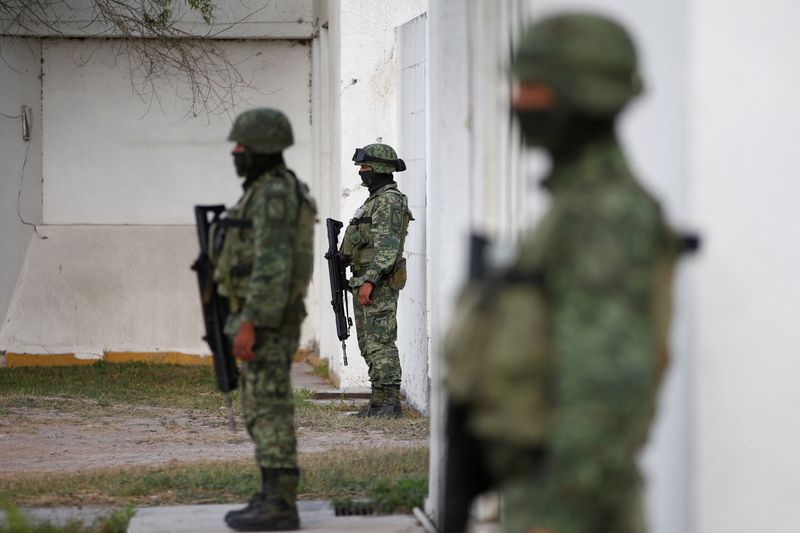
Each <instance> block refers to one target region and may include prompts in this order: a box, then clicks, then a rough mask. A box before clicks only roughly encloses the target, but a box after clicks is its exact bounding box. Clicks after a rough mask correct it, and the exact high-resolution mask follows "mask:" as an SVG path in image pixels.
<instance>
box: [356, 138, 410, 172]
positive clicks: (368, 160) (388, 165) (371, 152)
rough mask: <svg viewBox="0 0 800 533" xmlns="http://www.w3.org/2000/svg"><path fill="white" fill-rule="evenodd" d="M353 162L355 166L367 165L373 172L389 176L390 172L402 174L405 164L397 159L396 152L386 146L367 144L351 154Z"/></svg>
mask: <svg viewBox="0 0 800 533" xmlns="http://www.w3.org/2000/svg"><path fill="white" fill-rule="evenodd" d="M353 161H355V165H356V166H360V165H369V166H371V167H372V170H373V172H378V173H382V174H391V173H392V172H395V171H397V172H402V171H404V170H405V169H406V163H405V161H403V160H402V159H399V158H398V157H397V152H395V151H394V148H392V147H391V146H389V145H388V144H377V143H376V144H368V145H366V146H365V147H364V148H356V153H355V154H353Z"/></svg>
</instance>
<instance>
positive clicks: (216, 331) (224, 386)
mask: <svg viewBox="0 0 800 533" xmlns="http://www.w3.org/2000/svg"><path fill="white" fill-rule="evenodd" d="M224 211H225V206H224V205H196V206H195V207H194V217H195V221H196V224H197V238H198V240H199V241H200V254H199V255H198V256H197V259H196V260H195V262H194V263H193V264H192V270H194V271H195V272H197V283H198V286H199V288H200V302H201V303H202V305H203V322H204V324H205V330H206V334H205V336H204V337H203V340H205V341H206V342H207V343H208V347H209V348H211V353H212V354H213V357H214V374H215V376H216V378H217V388H218V389H219V390H220V392H221V393H222V394H223V396H225V406H226V408H227V410H228V423H229V425H230V428H231V430H232V431H233V430H235V429H236V425H235V422H234V419H233V404H232V403H231V396H230V392H231V391H232V390H234V389H236V387H237V385H238V384H239V370H238V369H237V367H236V360H235V359H234V357H233V354H232V353H231V345H230V343H229V341H228V338H227V336H226V335H225V332H224V328H225V319H226V318H227V317H228V301H227V300H226V299H225V298H223V297H222V296H220V295H219V294H218V293H217V283H216V282H215V281H214V265H213V264H212V263H211V250H212V249H218V248H219V247H220V246H221V245H222V237H223V235H222V233H221V232H218V234H217V235H215V238H214V241H215V242H209V236H210V230H211V225H212V224H215V223H218V222H219V221H220V220H221V215H222V213H223V212H224ZM209 215H211V219H209Z"/></svg>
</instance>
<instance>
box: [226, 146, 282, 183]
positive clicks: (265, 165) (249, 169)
mask: <svg viewBox="0 0 800 533" xmlns="http://www.w3.org/2000/svg"><path fill="white" fill-rule="evenodd" d="M233 164H234V166H235V167H236V174H237V175H239V176H242V177H243V178H245V181H244V186H245V187H247V186H249V185H250V183H252V182H253V181H255V180H257V179H258V178H259V177H261V176H262V175H263V174H264V173H265V172H267V171H268V170H271V169H273V168H275V167H277V166H283V165H284V164H285V163H284V161H283V154H282V153H277V154H254V153H252V152H250V151H247V150H245V151H243V152H234V153H233Z"/></svg>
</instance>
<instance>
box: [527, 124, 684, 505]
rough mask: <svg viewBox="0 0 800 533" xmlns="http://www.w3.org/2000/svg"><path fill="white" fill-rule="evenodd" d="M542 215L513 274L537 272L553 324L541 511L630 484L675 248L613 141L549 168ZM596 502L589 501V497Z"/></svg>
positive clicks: (653, 389) (662, 353) (653, 384)
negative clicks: (547, 470) (624, 479)
mask: <svg viewBox="0 0 800 533" xmlns="http://www.w3.org/2000/svg"><path fill="white" fill-rule="evenodd" d="M543 184H544V186H545V187H547V188H548V189H549V190H550V191H551V193H552V196H553V200H552V205H551V207H550V210H549V211H548V213H547V214H546V216H545V217H544V218H543V220H542V221H541V223H540V224H539V226H538V227H537V228H536V231H535V232H534V233H533V234H532V235H531V236H529V237H528V238H527V239H525V241H524V243H523V244H522V247H521V252H520V255H519V258H518V261H517V263H516V264H515V265H514V267H513V268H512V271H515V272H517V273H520V274H525V273H527V274H532V273H537V274H538V275H539V276H540V279H541V280H542V281H541V283H542V284H541V293H542V296H543V302H544V306H545V312H546V315H547V319H548V323H549V340H548V344H549V350H548V351H549V352H550V357H551V361H552V369H553V370H552V374H551V376H550V379H549V381H550V387H551V388H552V401H553V405H552V415H551V416H550V417H549V418H548V421H549V425H550V428H549V430H548V432H547V434H548V435H547V438H546V441H545V447H546V450H547V455H548V460H549V463H550V466H551V469H552V470H551V471H552V472H558V475H553V476H551V477H548V478H547V479H546V480H545V481H544V483H543V484H544V486H543V490H542V492H541V493H540V494H537V500H540V502H539V503H540V504H541V506H542V507H543V508H547V507H548V506H551V507H553V508H560V507H563V506H561V503H562V502H563V499H564V498H567V499H568V498H569V497H570V493H571V492H570V491H571V490H573V489H575V488H577V487H578V486H580V487H581V489H580V490H581V492H582V493H584V494H585V493H586V492H585V491H586V490H588V491H589V492H593V493H597V494H600V493H602V490H603V483H606V482H607V481H608V479H606V478H608V477H609V476H612V477H613V476H614V475H629V474H630V475H635V474H632V472H635V463H634V460H635V453H636V450H637V449H638V448H639V446H641V445H642V444H643V443H644V441H645V439H646V435H647V431H648V428H649V425H650V422H651V419H652V415H653V412H654V406H655V399H656V394H657V391H658V386H659V383H660V377H661V375H662V372H663V369H664V366H665V364H666V342H667V329H668V320H669V316H670V293H671V278H672V270H673V266H674V262H675V259H676V257H677V255H678V254H679V251H680V239H679V238H678V236H677V235H676V234H675V233H673V231H672V230H671V229H670V227H669V226H668V225H667V223H666V221H665V219H664V216H663V214H662V211H661V208H660V207H659V205H658V203H657V202H656V201H655V200H654V199H653V198H651V196H650V195H649V194H648V193H647V192H646V191H645V190H644V189H643V188H642V187H641V186H640V185H639V184H638V183H637V182H636V180H635V179H634V178H633V176H632V175H631V173H630V170H629V168H628V166H627V163H626V161H625V157H624V155H623V153H622V151H621V149H620V147H619V146H618V144H617V141H616V140H615V139H607V140H605V141H602V142H599V143H596V144H595V145H593V146H590V147H588V149H586V150H585V151H584V152H583V153H582V154H581V155H580V156H579V157H577V158H576V159H574V160H573V161H571V162H569V163H567V164H562V165H556V166H555V167H554V169H553V171H552V173H551V175H550V176H549V177H547V178H546V179H545V180H544V182H543ZM594 491H596V492H594Z"/></svg>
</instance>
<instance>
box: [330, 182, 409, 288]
mask: <svg viewBox="0 0 800 533" xmlns="http://www.w3.org/2000/svg"><path fill="white" fill-rule="evenodd" d="M386 194H392V195H396V196H397V197H398V198H400V199H401V208H400V209H399V210H398V212H397V214H396V215H395V213H394V212H393V213H392V216H398V217H401V220H398V221H397V222H398V223H399V225H400V248H399V250H398V251H397V258H396V259H395V264H394V267H393V268H392V270H391V273H390V276H391V277H392V280H391V281H390V284H393V285H394V286H393V288H395V289H397V290H399V289H401V288H402V286H404V285H405V280H406V268H405V259H403V249H404V246H405V240H406V235H408V225H409V224H410V223H411V221H412V220H414V217H413V215H412V214H411V210H410V209H409V208H408V197H407V196H406V195H404V194H403V193H401V192H400V191H399V190H398V189H397V188H396V187H389V188H387V189H384V190H383V191H382V192H381V193H380V194H376V195H374V196H370V197H369V198H367V200H366V201H365V202H364V205H362V206H361V207H359V208H358V210H356V213H355V216H354V217H353V218H352V219H351V220H350V225H348V226H347V230H345V234H344V238H343V239H342V253H343V254H344V255H345V256H348V257H351V259H352V263H351V266H352V270H353V274H354V275H355V276H359V275H361V274H362V273H363V271H364V269H365V268H366V267H367V266H369V264H370V263H371V262H372V260H373V259H374V257H375V238H374V236H373V233H372V217H373V215H374V213H375V209H376V204H377V202H375V200H376V199H377V198H378V197H380V196H382V195H386Z"/></svg>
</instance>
